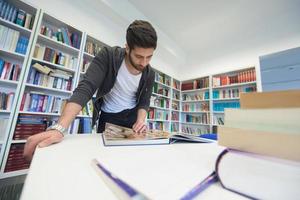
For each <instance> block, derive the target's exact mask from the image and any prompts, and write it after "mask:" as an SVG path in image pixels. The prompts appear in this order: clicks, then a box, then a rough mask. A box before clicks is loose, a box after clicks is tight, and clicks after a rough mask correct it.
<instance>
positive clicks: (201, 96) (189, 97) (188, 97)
mask: <svg viewBox="0 0 300 200" xmlns="http://www.w3.org/2000/svg"><path fill="white" fill-rule="evenodd" d="M208 99H209V91H206V92H196V93H192V94H189V93H185V94H182V100H183V101H202V100H208Z"/></svg>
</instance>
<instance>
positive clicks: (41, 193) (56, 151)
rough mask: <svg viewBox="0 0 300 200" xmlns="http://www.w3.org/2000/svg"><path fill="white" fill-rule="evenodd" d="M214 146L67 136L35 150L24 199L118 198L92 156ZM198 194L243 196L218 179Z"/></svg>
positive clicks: (208, 151)
mask: <svg viewBox="0 0 300 200" xmlns="http://www.w3.org/2000/svg"><path fill="white" fill-rule="evenodd" d="M213 146H216V144H205V145H203V144H188V143H185V144H172V145H154V146H139V147H137V146H133V147H128V146H127V147H105V146H103V144H102V139H101V137H100V135H74V136H67V137H66V138H65V139H64V140H63V141H62V142H61V143H59V144H56V145H52V146H49V147H46V148H38V149H37V150H36V152H35V155H34V158H33V161H32V163H31V167H30V170H29V173H28V175H27V178H26V181H25V184H24V188H23V192H22V196H21V199H22V200H50V199H51V200H57V199H72V200H75V199H105V200H109V199H117V198H116V196H115V195H114V194H113V193H112V191H111V190H110V189H109V188H108V187H107V185H106V184H105V183H104V182H103V181H102V179H101V177H100V176H98V174H97V173H96V172H95V170H94V169H93V167H92V166H91V161H92V159H94V158H100V159H101V157H102V158H105V157H106V158H109V157H111V156H116V157H117V156H120V155H122V153H123V154H124V151H130V150H132V149H134V150H139V149H140V150H141V149H146V148H147V150H148V149H149V148H151V149H152V150H153V151H158V150H159V152H161V154H163V153H164V150H166V149H171V151H173V150H174V151H175V150H176V149H186V150H189V149H192V150H193V149H194V150H196V149H199V151H198V150H197V151H198V152H201V154H200V156H203V155H208V156H210V154H211V153H212V152H211V148H212V149H213V148H216V147H213ZM194 150H193V151H194ZM181 157H182V156H181ZM132 159H134V158H132ZM184 159H185V160H186V159H188V158H186V157H185V158H180V157H178V162H180V161H181V160H182V161H184ZM191 159H192V157H191ZM104 160H105V159H104ZM122 162H124V159H120V161H119V163H120V165H121V164H122ZM158 164H163V163H158ZM207 165H208V164H207ZM209 165H211V163H209ZM114 167H115V168H116V167H118V166H114ZM119 168H120V167H119ZM116 169H117V168H116ZM170 170H172V169H170ZM187 171H188V169H187ZM207 175H209V174H207ZM200 181H201V180H199V182H200ZM198 197H199V198H200V199H244V198H243V197H241V196H239V195H236V194H234V193H231V192H229V191H227V190H224V189H223V188H222V187H221V186H220V185H219V184H218V183H215V184H213V185H211V186H210V187H209V188H207V189H206V190H205V191H204V192H202V193H201V194H200V195H199V196H198Z"/></svg>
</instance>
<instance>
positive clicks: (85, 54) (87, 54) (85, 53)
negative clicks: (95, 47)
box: [83, 52, 95, 59]
mask: <svg viewBox="0 0 300 200" xmlns="http://www.w3.org/2000/svg"><path fill="white" fill-rule="evenodd" d="M83 55H84V56H87V57H89V58H90V59H93V58H95V56H94V55H92V54H89V53H87V52H84V53H83Z"/></svg>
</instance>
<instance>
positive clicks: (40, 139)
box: [23, 130, 63, 161]
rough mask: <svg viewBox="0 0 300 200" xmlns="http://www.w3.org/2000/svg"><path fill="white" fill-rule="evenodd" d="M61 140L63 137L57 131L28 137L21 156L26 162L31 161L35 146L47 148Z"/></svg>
mask: <svg viewBox="0 0 300 200" xmlns="http://www.w3.org/2000/svg"><path fill="white" fill-rule="evenodd" d="M62 140H63V135H62V134H61V133H60V132H59V131H57V130H49V131H45V132H41V133H38V134H35V135H33V136H30V137H29V138H28V139H27V142H26V144H25V148H24V152H23V156H24V158H25V159H26V160H28V161H31V159H32V157H33V154H34V151H35V148H36V147H37V146H38V147H41V148H42V147H47V146H49V145H51V144H55V143H58V142H60V141H62Z"/></svg>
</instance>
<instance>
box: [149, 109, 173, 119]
mask: <svg viewBox="0 0 300 200" xmlns="http://www.w3.org/2000/svg"><path fill="white" fill-rule="evenodd" d="M147 117H148V119H151V120H169V111H165V110H158V109H153V108H150V109H149V111H148V116H147Z"/></svg>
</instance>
